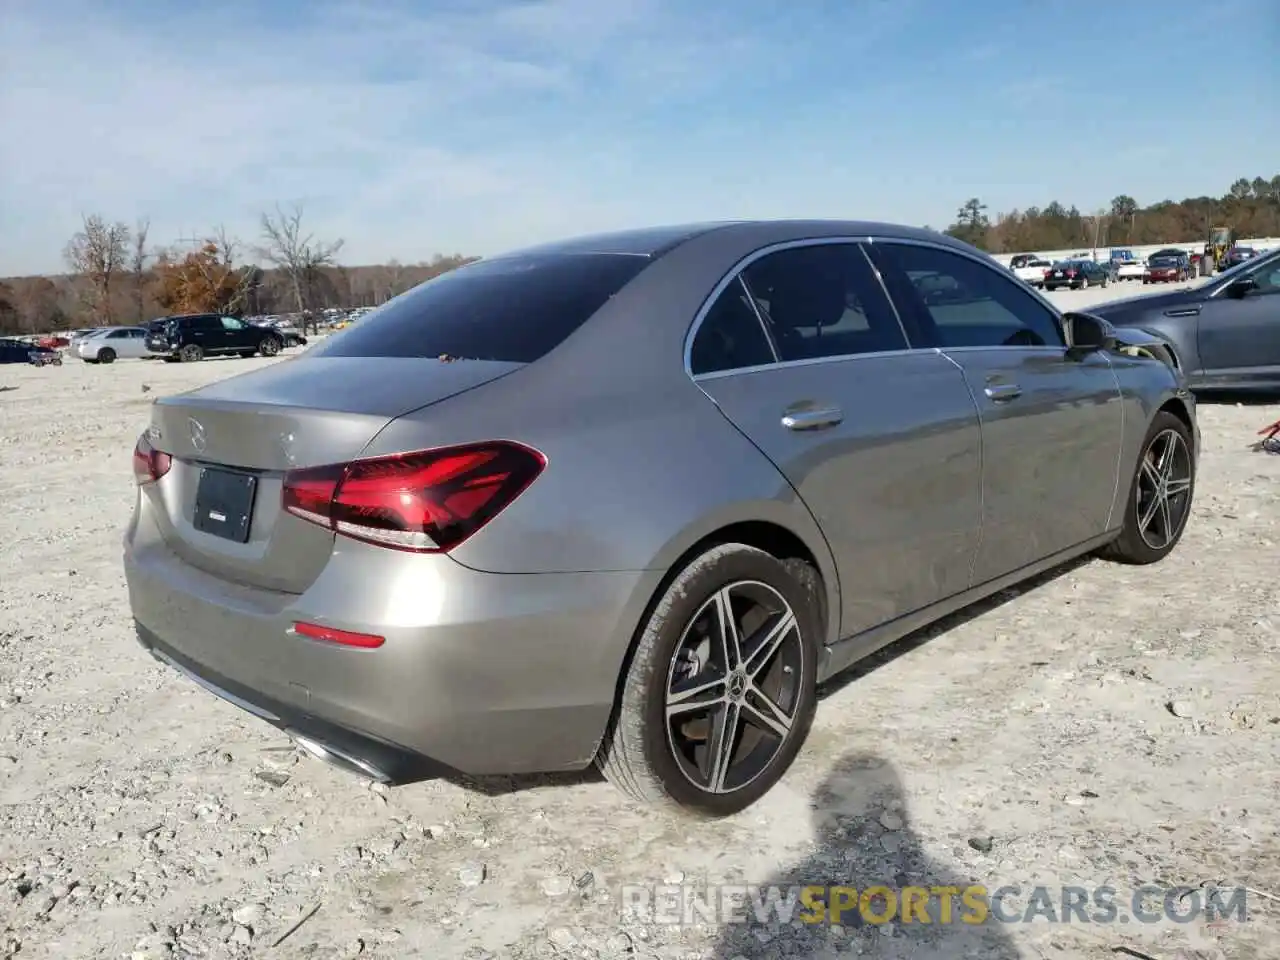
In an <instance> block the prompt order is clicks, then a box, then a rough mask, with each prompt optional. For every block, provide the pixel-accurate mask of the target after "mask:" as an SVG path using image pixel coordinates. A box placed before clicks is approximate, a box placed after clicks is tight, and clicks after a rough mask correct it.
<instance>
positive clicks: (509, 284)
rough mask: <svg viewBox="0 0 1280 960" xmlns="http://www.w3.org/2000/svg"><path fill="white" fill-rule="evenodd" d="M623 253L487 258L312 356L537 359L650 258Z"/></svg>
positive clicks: (380, 312) (411, 295)
mask: <svg viewBox="0 0 1280 960" xmlns="http://www.w3.org/2000/svg"><path fill="white" fill-rule="evenodd" d="M650 262H651V261H650V259H649V258H648V257H641V256H635V255H622V254H600V253H593V254H547V255H539V256H528V257H504V258H501V259H497V260H481V261H479V262H478V263H472V264H468V265H467V266H465V267H460V268H459V269H457V270H451V271H450V272H448V273H445V274H442V275H441V276H439V277H436V278H434V279H432V280H428V281H427V282H426V283H423V284H421V285H420V286H417V287H414V288H413V289H412V290H410V291H408V292H407V293H403V294H401V295H400V296H398V297H396V298H395V299H394V300H390V301H388V302H387V303H386V304H384V305H383V306H381V307H379V308H378V309H377V310H375V311H373V312H372V313H370V314H368V315H367V316H364V317H362V318H360V319H359V320H357V321H355V323H354V324H353V325H352V326H350V327H348V328H347V329H345V330H343V331H342V332H341V333H338V334H335V335H334V336H333V337H331V338H329V340H328V341H327V342H325V343H322V344H321V345H320V347H319V348H317V349H316V351H315V353H314V354H312V355H313V356H326V357H439V356H441V355H448V356H450V357H458V358H462V359H471V360H499V361H505V362H509V363H532V362H533V361H535V360H537V359H538V358H539V357H542V356H543V355H545V354H547V353H549V352H550V351H551V350H553V349H554V348H555V347H556V346H558V345H559V344H560V343H561V342H562V341H563V340H564V339H565V338H566V337H568V336H569V334H571V333H573V331H575V330H577V329H578V327H580V326H582V324H584V323H585V322H586V321H587V320H588V319H589V318H590V317H591V315H592V314H594V313H595V312H596V311H597V310H599V309H600V308H601V307H602V306H604V304H605V303H606V302H607V301H608V300H609V298H610V297H612V296H614V295H615V294H616V293H617V292H618V291H619V290H621V289H622V288H623V287H624V286H625V285H626V284H627V283H628V282H629V281H630V280H632V279H633V278H634V277H635V276H636V275H637V274H639V273H640V271H641V270H643V269H644V268H645V267H646V266H648V265H649V263H650Z"/></svg>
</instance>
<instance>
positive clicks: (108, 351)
mask: <svg viewBox="0 0 1280 960" xmlns="http://www.w3.org/2000/svg"><path fill="white" fill-rule="evenodd" d="M70 349H71V352H72V353H74V354H75V355H76V356H77V357H79V358H80V359H81V360H83V361H84V362H85V363H113V362H114V361H116V360H138V359H141V358H143V357H151V356H154V354H153V353H152V352H151V351H150V350H148V349H147V330H146V328H145V327H103V328H102V329H101V330H97V331H95V332H93V333H92V334H90V335H89V336H87V337H84V338H83V339H80V340H76V341H75V342H74V343H73V344H72V345H71V348H70Z"/></svg>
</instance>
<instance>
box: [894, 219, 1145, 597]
mask: <svg viewBox="0 0 1280 960" xmlns="http://www.w3.org/2000/svg"><path fill="white" fill-rule="evenodd" d="M872 249H873V250H874V252H875V257H876V261H877V263H878V265H880V266H881V269H882V271H883V273H884V277H885V281H886V283H887V284H888V285H889V290H890V292H891V293H892V294H893V296H894V299H895V302H898V304H899V310H900V312H902V313H903V314H904V316H909V317H911V318H913V321H914V322H915V323H916V324H918V325H919V327H920V329H921V331H922V335H924V336H926V337H928V339H929V342H930V343H932V344H933V345H935V346H937V347H938V348H939V349H940V350H941V351H942V354H943V355H944V356H945V357H947V358H948V359H950V360H952V361H954V362H955V363H956V364H957V365H958V366H959V367H960V368H961V369H962V370H963V371H964V375H965V379H966V382H967V383H968V385H969V389H970V391H971V393H972V395H973V398H974V401H975V402H976V403H977V405H978V408H979V411H980V416H981V421H982V534H981V543H980V546H979V549H978V554H977V559H976V561H975V563H974V569H973V583H974V585H977V584H980V583H984V582H986V581H988V580H991V579H994V578H996V577H999V576H1002V575H1003V574H1006V573H1010V572H1012V571H1014V570H1018V569H1020V568H1022V567H1025V566H1027V565H1028V564H1031V563H1034V562H1036V561H1038V560H1041V559H1045V558H1047V557H1049V556H1051V555H1053V554H1055V553H1058V552H1060V551H1064V550H1067V549H1069V548H1071V547H1074V546H1076V545H1078V544H1081V543H1083V542H1085V541H1087V540H1089V539H1090V538H1092V537H1096V536H1099V535H1101V534H1103V533H1105V532H1106V531H1107V530H1108V529H1109V527H1110V526H1111V525H1112V524H1113V523H1114V522H1118V521H1116V520H1114V518H1112V517H1111V509H1112V504H1113V502H1114V500H1115V492H1116V483H1117V480H1118V471H1119V454H1120V450H1121V444H1122V440H1123V429H1124V423H1123V414H1122V405H1121V393H1120V388H1119V383H1118V381H1117V379H1116V376H1115V372H1114V371H1113V370H1112V369H1111V363H1110V360H1109V359H1108V357H1107V356H1106V354H1105V353H1102V352H1098V353H1094V354H1090V355H1088V356H1086V357H1084V358H1083V359H1072V358H1069V357H1068V356H1067V352H1066V346H1065V342H1064V340H1063V336H1062V330H1061V326H1060V324H1059V321H1058V317H1057V315H1056V314H1055V313H1054V312H1053V311H1052V309H1051V308H1050V307H1049V306H1048V305H1047V304H1046V303H1045V302H1044V301H1043V300H1042V299H1041V298H1039V297H1037V296H1036V295H1035V294H1034V293H1032V292H1031V291H1030V290H1027V289H1026V288H1025V287H1023V286H1021V285H1019V284H1016V283H1011V282H1010V281H1009V279H1008V278H1007V277H1005V276H1004V275H1003V274H1002V273H1001V272H1000V271H998V270H994V269H992V268H991V267H990V266H988V265H987V264H985V263H984V262H983V261H982V259H981V258H980V257H978V256H976V255H970V254H968V253H967V252H962V251H960V250H957V249H954V248H950V247H943V246H941V245H934V244H928V243H914V242H910V243H909V242H894V241H882V242H880V241H878V242H876V243H875V244H874V245H873V247H872Z"/></svg>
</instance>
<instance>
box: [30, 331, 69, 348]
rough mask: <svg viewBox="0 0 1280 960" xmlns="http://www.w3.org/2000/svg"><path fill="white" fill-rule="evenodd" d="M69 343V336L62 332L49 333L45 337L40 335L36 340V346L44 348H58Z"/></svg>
mask: <svg viewBox="0 0 1280 960" xmlns="http://www.w3.org/2000/svg"><path fill="white" fill-rule="evenodd" d="M70 345H71V338H70V337H66V336H63V335H62V334H58V333H55V334H50V335H49V336H47V337H40V338H39V339H37V340H36V346H38V347H44V348H45V349H46V350H60V349H62V348H63V347H68V346H70Z"/></svg>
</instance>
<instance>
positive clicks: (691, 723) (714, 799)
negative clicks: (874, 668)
mask: <svg viewBox="0 0 1280 960" xmlns="http://www.w3.org/2000/svg"><path fill="white" fill-rule="evenodd" d="M821 590H822V584H821V580H820V579H819V578H818V576H817V574H816V572H815V571H814V570H813V569H812V568H811V567H809V566H808V565H807V564H804V563H802V562H799V561H789V562H784V561H782V560H779V559H777V558H776V557H773V556H771V555H769V554H768V553H765V552H764V551H762V550H757V549H755V548H753V547H749V546H745V545H743V544H722V545H719V546H715V547H712V548H710V549H708V550H707V551H706V552H705V553H703V554H702V555H701V556H698V557H697V558H695V559H694V560H693V561H691V562H690V563H689V564H688V565H687V566H686V567H684V568H683V569H682V570H680V571H679V572H678V573H677V574H676V576H675V577H674V578H673V580H672V581H671V583H670V584H669V586H668V587H667V589H666V591H665V592H664V594H663V595H662V596H661V597H660V598H659V599H658V601H657V602H656V603H655V605H654V608H653V610H652V612H651V613H650V615H649V618H648V620H647V621H646V623H645V624H644V625H643V627H642V632H641V635H640V637H639V639H638V642H637V645H636V649H635V651H634V654H633V655H632V658H631V661H630V663H629V665H628V667H627V671H626V675H625V678H624V681H623V690H622V695H621V697H620V698H619V703H618V705H617V707H616V710H615V714H614V717H613V719H612V721H611V723H610V727H609V732H608V733H607V735H606V737H605V742H604V744H603V746H602V749H601V754H600V757H599V759H598V761H597V762H598V765H599V766H600V768H601V770H602V771H603V772H604V773H605V775H606V776H607V777H608V778H609V779H610V780H611V781H612V782H613V783H614V784H615V785H616V786H618V787H619V788H621V789H622V790H623V791H624V792H626V793H628V794H630V795H631V796H633V797H635V798H637V799H641V800H646V801H659V802H667V803H672V804H674V805H676V806H678V807H680V808H682V809H684V810H686V811H689V812H693V813H697V814H701V815H704V816H727V815H729V814H733V813H737V812H738V811H740V810H742V809H744V808H746V807H748V806H750V805H751V804H752V803H754V802H755V801H756V800H757V799H759V798H760V797H761V796H763V795H764V793H765V792H766V791H768V790H769V788H770V787H772V786H773V785H774V784H775V783H777V781H778V780H779V779H780V778H781V777H782V775H783V774H784V773H785V772H786V770H787V768H788V767H789V766H790V765H791V762H792V761H793V760H794V759H795V756H796V753H797V752H798V751H799V749H800V747H801V745H802V744H803V742H804V739H805V737H806V736H807V735H808V732H809V727H810V725H811V724H812V722H813V712H814V705H815V699H816V696H815V681H816V677H817V652H818V650H819V649H820V648H821V640H820V637H819V632H820V631H821V629H822V613H821V611H822V610H823V609H824V603H823V599H822V597H821V596H820V593H821Z"/></svg>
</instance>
